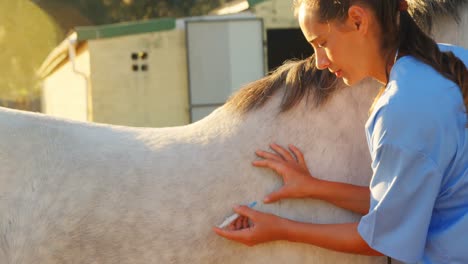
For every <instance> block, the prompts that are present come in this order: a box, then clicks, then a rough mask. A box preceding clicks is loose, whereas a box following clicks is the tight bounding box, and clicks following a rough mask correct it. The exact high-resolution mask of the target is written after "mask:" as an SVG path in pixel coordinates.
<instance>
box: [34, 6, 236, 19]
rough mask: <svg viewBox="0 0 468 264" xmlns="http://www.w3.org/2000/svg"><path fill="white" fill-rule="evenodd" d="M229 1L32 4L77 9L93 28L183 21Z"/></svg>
mask: <svg viewBox="0 0 468 264" xmlns="http://www.w3.org/2000/svg"><path fill="white" fill-rule="evenodd" d="M228 1H229V0H40V1H39V0H36V2H37V4H38V5H46V4H48V3H51V2H60V3H62V4H65V3H66V4H69V5H72V6H74V7H75V8H77V9H78V10H80V11H81V13H82V14H84V15H85V16H86V17H88V18H89V19H90V20H91V21H93V22H94V24H109V23H115V22H121V21H134V20H145V19H151V18H158V17H184V16H199V15H204V14H207V13H208V12H209V11H210V10H213V9H214V8H216V7H218V6H220V5H222V4H224V3H225V2H228Z"/></svg>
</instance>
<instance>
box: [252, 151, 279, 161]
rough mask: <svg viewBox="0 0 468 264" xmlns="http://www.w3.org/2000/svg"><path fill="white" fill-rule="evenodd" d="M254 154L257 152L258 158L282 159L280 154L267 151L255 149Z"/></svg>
mask: <svg viewBox="0 0 468 264" xmlns="http://www.w3.org/2000/svg"><path fill="white" fill-rule="evenodd" d="M255 154H257V156H259V157H260V158H264V159H271V160H276V161H280V160H283V158H282V157H281V156H279V155H277V154H273V153H270V152H268V151H263V150H257V151H255Z"/></svg>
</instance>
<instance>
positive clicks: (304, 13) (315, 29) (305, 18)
mask: <svg viewBox="0 0 468 264" xmlns="http://www.w3.org/2000/svg"><path fill="white" fill-rule="evenodd" d="M298 20H299V25H300V27H301V30H302V32H303V33H304V35H305V36H306V38H307V40H308V41H311V40H313V39H315V38H317V37H320V35H323V34H325V33H328V31H329V27H328V24H327V23H320V22H319V19H318V15H317V13H316V12H315V10H314V8H313V7H310V6H307V5H305V4H301V6H300V7H299V12H298Z"/></svg>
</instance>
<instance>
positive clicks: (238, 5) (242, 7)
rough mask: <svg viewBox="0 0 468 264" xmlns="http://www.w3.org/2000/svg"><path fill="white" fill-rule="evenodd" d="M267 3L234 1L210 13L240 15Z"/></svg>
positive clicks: (260, 1) (253, 0)
mask: <svg viewBox="0 0 468 264" xmlns="http://www.w3.org/2000/svg"><path fill="white" fill-rule="evenodd" d="M265 1H268V0H234V1H230V2H227V3H226V4H224V5H222V6H221V7H218V8H216V9H214V10H213V11H211V12H210V14H216V15H226V14H234V13H240V12H243V11H246V10H248V9H249V8H251V7H253V6H255V5H257V4H260V3H262V2H265Z"/></svg>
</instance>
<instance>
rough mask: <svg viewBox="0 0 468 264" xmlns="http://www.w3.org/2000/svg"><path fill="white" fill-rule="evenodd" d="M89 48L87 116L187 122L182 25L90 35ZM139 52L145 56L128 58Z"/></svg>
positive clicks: (151, 123)
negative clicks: (90, 112) (98, 36)
mask: <svg viewBox="0 0 468 264" xmlns="http://www.w3.org/2000/svg"><path fill="white" fill-rule="evenodd" d="M89 51H90V54H91V72H92V74H91V82H92V84H93V89H92V97H93V99H92V101H93V121H95V122H101V123H111V124H118V125H128V126H147V127H164V126H177V125H184V124H188V123H189V110H188V84H187V62H186V51H185V33H184V31H182V30H171V31H160V32H154V33H147V34H139V35H131V36H124V37H116V38H109V39H98V40H91V41H89ZM141 52H145V53H146V54H147V59H141V58H138V59H137V60H134V59H132V54H134V53H141ZM134 65H136V66H137V67H138V71H134V70H133V66H134ZM143 65H147V67H148V69H147V71H142V70H141V67H142V66H143Z"/></svg>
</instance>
